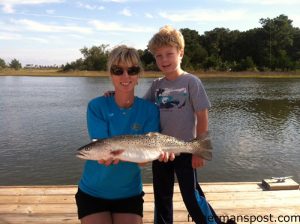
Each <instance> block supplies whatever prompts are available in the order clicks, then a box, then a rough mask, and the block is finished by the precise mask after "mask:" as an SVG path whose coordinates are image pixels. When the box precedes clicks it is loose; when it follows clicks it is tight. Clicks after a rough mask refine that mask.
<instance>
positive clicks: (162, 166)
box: [152, 160, 174, 224]
mask: <svg viewBox="0 0 300 224" xmlns="http://www.w3.org/2000/svg"><path fill="white" fill-rule="evenodd" d="M152 172H153V190H154V202H155V209H154V223H155V224H172V223H173V191H174V167H173V162H167V163H165V162H159V161H157V160H156V161H153V163H152Z"/></svg>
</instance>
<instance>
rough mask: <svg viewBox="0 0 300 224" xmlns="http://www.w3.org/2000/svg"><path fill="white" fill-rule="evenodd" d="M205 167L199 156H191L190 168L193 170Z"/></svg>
mask: <svg viewBox="0 0 300 224" xmlns="http://www.w3.org/2000/svg"><path fill="white" fill-rule="evenodd" d="M204 165H205V160H204V159H202V158H201V157H199V156H195V155H192V167H193V168H194V169H197V168H200V167H203V166H204Z"/></svg>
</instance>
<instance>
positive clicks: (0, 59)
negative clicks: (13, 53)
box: [0, 58, 6, 69]
mask: <svg viewBox="0 0 300 224" xmlns="http://www.w3.org/2000/svg"><path fill="white" fill-rule="evenodd" d="M3 68H6V63H5V61H4V60H3V59H2V58H0V69H3Z"/></svg>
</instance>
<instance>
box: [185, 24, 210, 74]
mask: <svg viewBox="0 0 300 224" xmlns="http://www.w3.org/2000/svg"><path fill="white" fill-rule="evenodd" d="M180 31H181V33H182V35H183V36H184V40H185V49H184V54H185V56H184V58H183V63H182V67H183V68H190V69H200V68H203V63H204V61H205V58H206V57H207V51H206V50H205V49H204V48H203V46H202V45H201V36H200V35H199V34H198V32H197V31H195V30H191V29H188V28H185V29H181V30H180Z"/></svg>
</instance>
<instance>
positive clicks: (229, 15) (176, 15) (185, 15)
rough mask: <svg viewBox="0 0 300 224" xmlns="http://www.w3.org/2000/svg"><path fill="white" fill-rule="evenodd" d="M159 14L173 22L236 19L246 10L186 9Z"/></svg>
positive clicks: (242, 15) (243, 14) (242, 16)
mask: <svg viewBox="0 0 300 224" xmlns="http://www.w3.org/2000/svg"><path fill="white" fill-rule="evenodd" d="M159 15H160V16H161V17H163V18H165V19H168V20H171V21H173V22H187V21H189V22H208V21H209V22H212V21H236V20H241V19H244V17H245V15H246V11H245V10H243V9H237V10H228V11H225V10H201V9H200V10H187V11H183V10H180V11H169V12H168V11H164V12H160V13H159Z"/></svg>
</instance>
